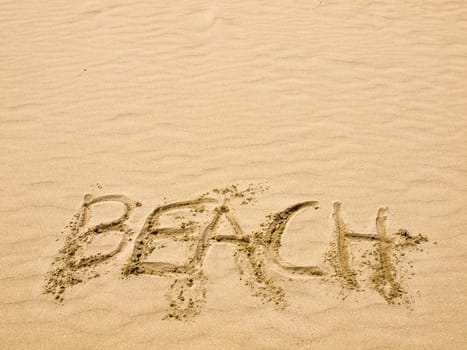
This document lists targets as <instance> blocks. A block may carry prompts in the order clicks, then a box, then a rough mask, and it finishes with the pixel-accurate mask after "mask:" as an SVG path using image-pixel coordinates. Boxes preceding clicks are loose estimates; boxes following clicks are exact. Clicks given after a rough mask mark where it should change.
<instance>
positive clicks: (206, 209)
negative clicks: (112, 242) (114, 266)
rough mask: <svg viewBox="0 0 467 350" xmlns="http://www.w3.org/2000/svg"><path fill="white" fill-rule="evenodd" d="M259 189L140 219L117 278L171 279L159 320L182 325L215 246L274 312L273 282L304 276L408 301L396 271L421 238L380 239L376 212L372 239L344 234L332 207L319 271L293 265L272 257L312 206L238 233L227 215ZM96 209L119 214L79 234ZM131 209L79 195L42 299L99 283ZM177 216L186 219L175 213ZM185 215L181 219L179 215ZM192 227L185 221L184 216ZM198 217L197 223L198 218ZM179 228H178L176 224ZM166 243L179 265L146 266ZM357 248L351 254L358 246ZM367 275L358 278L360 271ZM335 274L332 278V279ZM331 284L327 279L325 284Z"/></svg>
mask: <svg viewBox="0 0 467 350" xmlns="http://www.w3.org/2000/svg"><path fill="white" fill-rule="evenodd" d="M264 190H265V188H264V187H258V188H255V187H254V186H253V185H252V184H250V185H249V186H248V188H247V189H245V190H243V191H242V190H240V189H239V188H238V186H236V185H232V186H229V187H226V188H224V189H216V190H213V191H212V192H208V193H205V194H203V195H202V196H201V197H199V198H198V199H195V200H189V201H182V202H175V203H170V204H165V205H162V206H159V207H156V208H155V209H154V210H153V211H152V212H151V213H150V214H149V215H148V216H147V218H146V220H145V222H144V225H143V228H142V229H141V231H140V233H139V234H138V235H137V237H136V238H135V240H134V245H133V247H132V248H133V251H132V253H131V256H130V258H129V259H128V261H127V263H126V264H125V266H124V267H123V268H122V274H123V275H124V276H130V275H133V276H136V275H139V274H149V275H157V276H163V277H171V278H174V282H173V283H172V284H171V286H170V288H169V290H168V292H167V294H166V297H167V299H168V303H169V308H168V311H167V314H166V316H165V318H174V319H188V318H190V317H193V316H195V315H197V314H198V313H199V312H201V310H202V306H203V305H204V304H205V303H206V295H207V290H206V281H207V277H206V276H205V274H204V265H205V262H206V254H207V251H208V250H209V248H210V247H211V246H212V245H213V244H216V243H228V244H233V245H234V246H235V247H236V251H235V254H234V256H235V263H236V266H237V268H238V271H239V275H240V279H241V280H243V281H244V283H245V285H246V286H248V287H249V288H250V289H251V291H252V294H253V295H255V296H257V297H259V298H260V299H261V300H263V302H269V303H272V304H273V305H274V306H275V307H276V308H277V309H283V308H284V307H286V305H287V301H286V293H285V290H284V288H283V287H282V286H281V284H280V283H279V280H280V279H281V277H287V278H293V277H294V276H308V277H318V278H322V279H323V280H324V281H330V280H334V279H337V280H340V281H341V285H342V287H343V288H344V290H357V291H360V290H363V287H362V283H363V284H368V283H369V284H370V286H371V288H372V289H374V290H376V291H377V292H378V293H379V294H380V295H381V296H382V297H383V298H384V299H385V300H386V302H388V303H402V302H407V300H408V299H407V298H406V299H403V296H404V295H405V294H407V291H406V290H405V289H404V287H403V278H402V277H401V276H399V275H398V273H397V271H396V267H398V266H400V265H401V264H402V262H403V259H402V257H403V256H404V254H403V253H401V251H402V249H404V248H407V247H413V246H415V245H418V244H420V243H422V242H425V241H427V239H426V237H424V236H422V235H418V236H412V235H410V234H409V233H408V232H407V231H406V230H403V229H401V230H399V231H397V232H396V233H395V234H394V235H392V236H390V235H388V234H387V232H386V231H387V229H386V220H387V217H386V211H387V209H385V208H381V209H379V210H378V214H377V217H376V222H375V224H376V233H369V234H363V233H357V232H353V231H351V230H350V228H349V227H348V226H347V224H346V223H345V221H344V219H343V215H342V204H341V203H340V202H336V203H334V212H333V219H334V235H335V240H334V241H332V242H331V243H330V248H329V249H328V252H327V253H326V255H325V259H324V260H323V264H322V265H321V266H296V265H293V264H290V263H288V262H287V261H285V260H284V259H283V258H282V257H281V256H280V254H279V250H280V247H281V244H282V243H281V242H282V236H283V234H284V232H285V231H286V230H287V226H288V224H289V222H290V220H291V219H292V218H293V217H294V216H295V215H296V214H297V213H298V212H300V211H301V210H304V209H306V208H313V209H315V210H318V209H319V203H318V202H317V201H306V202H301V203H297V204H294V205H292V206H290V207H288V208H286V209H285V210H282V211H280V212H278V213H276V214H274V215H269V216H268V218H269V219H268V221H267V222H266V223H263V224H262V225H261V227H262V228H263V229H262V230H260V231H257V232H255V233H252V234H245V233H244V232H243V230H242V228H241V226H240V224H239V223H238V221H237V218H236V217H235V215H234V213H233V209H232V205H233V204H234V203H235V202H240V203H239V204H240V205H246V204H254V199H255V198H254V194H255V193H256V192H263V191H264ZM103 202H117V203H121V204H123V206H124V213H123V214H122V215H121V216H120V217H118V218H117V219H115V220H112V221H109V222H106V223H102V224H99V225H96V226H93V227H90V228H87V229H85V226H86V224H87V223H88V222H89V219H90V217H91V214H92V210H91V208H92V206H93V205H95V204H98V203H103ZM140 205H141V203H139V202H134V201H132V200H131V199H129V198H128V197H126V196H123V195H107V196H101V197H96V198H94V197H92V196H91V195H86V196H85V198H84V202H83V204H82V205H81V208H80V210H79V211H78V213H77V214H75V216H74V217H73V219H72V221H71V222H70V224H69V225H68V228H69V233H68V236H67V237H66V241H65V244H64V247H63V248H62V249H61V250H60V251H59V254H58V255H57V257H56V259H55V261H54V263H53V266H52V270H51V271H50V272H49V273H48V277H47V284H46V287H45V292H46V293H50V294H53V295H55V298H56V299H58V300H60V301H62V300H63V293H64V291H65V289H66V288H67V287H69V286H73V285H75V284H77V283H80V282H84V281H85V280H87V279H90V278H95V277H99V273H98V272H97V270H96V268H97V267H98V265H100V264H103V263H106V262H108V261H110V260H111V259H112V258H113V257H114V256H115V255H116V254H118V253H120V252H121V251H122V250H123V249H124V248H126V247H127V243H128V242H129V241H130V240H131V236H132V235H133V234H134V233H133V231H132V230H131V229H130V228H129V227H128V226H127V225H125V222H126V221H127V220H128V218H129V217H130V215H131V213H132V211H133V210H134V209H135V207H137V206H140ZM181 212H184V213H185V214H183V215H182V214H181ZM186 213H188V214H186ZM187 215H188V216H190V215H191V218H192V219H193V220H189V221H186V216H187ZM168 217H173V218H174V220H175V222H176V224H175V225H172V226H173V227H166V226H164V225H162V221H163V219H164V218H165V219H167V218H168ZM203 218H204V219H203ZM222 220H223V222H224V223H228V225H230V229H231V231H233V233H231V234H226V233H225V232H224V233H219V232H218V231H219V225H220V222H221V221H222ZM180 221H181V222H180ZM109 231H118V232H120V233H121V234H122V237H121V241H120V243H119V244H118V246H117V247H116V248H115V249H113V250H112V251H110V252H107V253H105V254H101V253H98V254H93V255H90V256H84V254H83V247H85V246H86V245H87V244H90V243H91V242H92V240H93V238H94V237H96V236H98V235H102V234H105V233H106V232H109ZM164 239H165V240H171V241H173V242H182V243H186V244H187V250H186V255H185V262H184V263H170V262H166V261H153V260H154V254H153V252H154V253H155V255H156V256H157V252H158V251H156V250H155V249H156V246H157V242H158V241H160V240H164ZM357 242H370V243H371V244H373V247H372V248H369V249H366V250H365V251H364V253H363V255H362V257H363V258H366V257H367V256H371V257H373V260H371V259H369V260H368V259H367V260H362V261H361V262H360V265H358V264H356V263H355V261H354V260H356V257H355V255H354V254H352V253H353V252H352V251H353V250H355V249H354V247H353V246H352V245H354V244H355V243H357ZM357 248H358V247H357ZM362 266H363V267H364V268H365V269H368V267H369V270H370V271H371V275H370V276H369V277H368V278H365V274H364V273H363V268H362ZM332 271H334V275H332ZM330 278H331V279H330Z"/></svg>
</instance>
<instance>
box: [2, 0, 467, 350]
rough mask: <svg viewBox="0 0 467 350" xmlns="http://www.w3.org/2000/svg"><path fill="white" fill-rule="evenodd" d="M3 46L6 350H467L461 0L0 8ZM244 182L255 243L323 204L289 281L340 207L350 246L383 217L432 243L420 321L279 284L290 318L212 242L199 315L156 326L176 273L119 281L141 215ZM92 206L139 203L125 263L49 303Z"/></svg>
mask: <svg viewBox="0 0 467 350" xmlns="http://www.w3.org/2000/svg"><path fill="white" fill-rule="evenodd" d="M0 33H1V34H0V48H1V49H0V164H1V168H0V169H1V170H0V212H1V217H0V227H1V234H2V236H1V237H2V238H1V240H0V252H1V254H0V314H1V319H0V347H1V348H4V349H64V348H66V349H106V348H112V349H128V348H134V349H137V348H138V349H139V348H141V349H188V348H189V349H344V348H355V349H356V348H358V349H465V348H466V347H467V341H466V339H467V333H466V327H465V323H466V320H467V301H466V295H467V282H466V281H467V274H466V268H467V253H466V248H465V246H466V243H467V241H466V240H467V239H466V236H465V235H466V224H467V219H466V215H465V209H466V206H467V199H466V198H467V196H466V195H467V187H466V184H467V161H466V159H467V144H466V141H465V140H466V138H467V98H466V97H467V83H466V82H467V42H466V39H467V6H466V4H465V3H464V2H462V1H418V2H413V1H412V2H406V1H387V0H383V1H376V2H370V1H356V2H349V1H326V0H322V1H289V2H287V3H285V2H283V1H262V2H245V1H243V2H240V1H225V2H207V1H181V2H177V3H170V4H169V5H165V4H164V5H163V4H160V5H157V4H155V2H152V1H138V2H131V1H125V0H122V1H120V0H119V1H113V0H112V1H110V0H108V1H94V2H84V1H73V2H70V1H45V2H34V1H22V2H17V1H2V2H1V3H0ZM250 183H252V184H264V186H265V187H269V189H268V190H267V191H266V190H265V191H264V193H260V192H262V191H259V192H256V193H255V195H254V199H253V200H252V203H249V205H240V204H238V203H237V204H232V206H231V209H230V212H231V213H233V214H234V215H235V217H236V219H237V220H238V223H239V225H240V226H241V228H242V230H243V233H244V234H245V235H251V234H252V233H253V232H256V231H258V230H259V229H260V224H261V223H262V222H264V221H265V216H266V215H269V214H271V213H277V212H280V211H283V210H284V209H286V208H287V207H289V206H291V205H294V204H296V203H299V202H303V201H319V204H320V209H319V210H316V211H311V209H306V210H305V211H303V213H302V214H300V215H297V216H296V217H295V218H294V219H293V221H290V223H289V226H288V227H287V230H286V231H285V233H284V235H283V237H282V247H281V248H280V254H281V256H282V258H283V259H284V260H286V261H288V262H289V263H291V264H294V265H315V264H321V263H323V261H324V257H325V253H326V251H327V249H329V246H328V243H329V242H332V241H333V239H334V236H333V230H334V227H333V216H332V214H333V210H334V209H333V208H334V207H333V205H334V203H335V202H336V201H339V202H342V205H343V208H344V210H345V218H346V223H347V225H348V226H349V227H350V228H352V230H353V231H354V232H357V233H359V232H360V233H374V232H376V228H375V218H376V215H377V211H378V209H379V208H386V207H387V208H388V212H387V220H388V222H387V225H388V232H394V231H397V230H398V229H400V228H404V229H407V230H408V231H410V232H411V233H413V234H422V235H424V236H426V237H427V238H428V242H425V243H423V244H421V245H420V248H419V249H413V250H411V251H408V252H407V254H406V258H407V262H408V264H410V265H411V266H412V268H410V271H409V272H408V275H407V279H406V280H405V286H406V289H407V291H408V295H410V298H411V302H410V304H407V305H405V304H404V305H391V304H388V303H387V302H386V301H385V300H384V298H381V296H380V295H378V293H377V292H376V291H375V290H373V289H371V288H366V289H365V291H356V290H343V289H342V285H340V284H339V283H336V282H335V281H334V282H333V281H330V280H326V279H322V278H315V277H311V278H307V277H300V278H293V279H289V278H288V277H284V276H283V275H280V274H278V276H277V277H274V281H275V282H274V283H276V282H277V284H278V285H280V286H281V288H282V289H283V291H284V303H285V304H286V306H284V308H282V309H279V310H278V309H277V308H276V307H274V305H271V303H268V302H265V301H264V300H263V299H261V297H255V295H254V291H253V292H252V291H251V290H250V289H249V288H248V286H246V285H245V283H244V282H245V280H244V279H242V280H241V279H240V278H239V271H238V269H237V267H238V266H237V264H236V260H235V257H234V254H235V250H236V248H237V246H238V245H237V244H236V243H234V244H231V243H228V242H219V243H216V244H212V245H211V246H210V247H209V248H208V249H207V253H206V254H207V255H206V259H205V263H204V265H203V273H204V274H205V277H206V286H205V290H206V299H205V304H204V305H202V307H201V308H200V312H199V314H198V315H195V316H194V317H190V318H189V319H188V320H187V321H178V320H172V319H166V320H163V318H164V315H165V314H166V312H167V306H168V304H167V303H168V302H167V299H166V293H167V291H168V290H169V289H170V286H171V284H172V283H173V282H174V280H175V278H174V277H164V276H162V277H160V276H153V275H149V274H140V275H138V276H130V277H124V276H122V274H121V270H122V267H123V266H124V265H125V264H126V263H127V261H128V258H129V257H130V256H131V254H132V249H133V246H132V244H133V243H134V242H135V237H136V236H137V235H138V234H139V233H140V232H141V229H142V227H143V224H144V222H145V219H146V217H147V216H148V215H149V214H150V212H151V211H152V210H153V209H154V208H156V207H157V206H160V205H163V204H164V203H166V204H167V203H171V202H178V201H186V200H193V199H195V198H197V197H198V196H200V195H202V194H203V193H205V192H207V191H211V190H212V189H215V188H224V187H226V186H230V185H231V184H238V186H240V187H242V186H243V187H245V186H248V184H250ZM255 186H256V185H255ZM87 193H90V194H92V195H93V196H94V197H93V198H96V197H99V196H103V195H108V194H118V195H125V196H127V197H129V198H130V199H131V200H132V201H135V202H136V201H139V202H141V204H142V205H141V206H138V207H135V208H134V211H133V213H132V215H131V217H130V218H129V220H128V222H127V224H128V226H129V227H130V228H131V230H132V232H133V233H131V234H134V235H133V236H131V237H132V240H131V241H129V242H128V245H127V246H126V248H125V249H124V250H123V251H122V252H120V253H119V254H117V256H116V257H114V258H112V259H110V260H109V261H107V262H105V263H104V264H102V266H100V267H99V274H100V275H99V277H97V278H93V279H90V280H87V281H84V282H85V283H79V284H77V285H74V286H72V287H70V288H67V289H66V291H65V293H64V294H63V295H64V300H63V301H62V302H58V301H56V300H55V299H54V296H53V295H50V294H44V293H43V291H44V286H45V285H46V283H47V273H48V272H49V271H51V269H52V265H51V264H52V262H53V261H54V258H55V257H56V256H57V254H58V253H59V250H60V249H61V248H62V247H63V246H64V244H65V242H66V235H67V231H66V230H65V231H63V229H64V227H65V226H66V225H67V224H68V222H69V221H70V219H72V217H73V215H74V214H75V213H76V212H77V211H78V210H79V209H80V206H81V204H82V203H83V197H84V195H85V194H87ZM89 198H90V197H89ZM115 208H117V209H115ZM118 208H119V207H118V206H116V207H109V208H104V209H105V210H104V209H102V208H101V209H102V213H100V214H99V213H97V214H95V215H94V216H93V217H92V218H91V220H94V224H99V223H100V222H102V220H103V218H111V219H113V218H114V217H115V215H116V214H115V213H116V211H115V210H117V212H118V213H119V214H118V215H120V212H121V209H118ZM334 219H335V217H334ZM131 234H130V235H131ZM169 241H170V240H169ZM105 244H108V245H109V246H112V244H113V243H112V242H110V243H109V242H107V243H106V242H103V243H102V246H101V247H104V248H105V247H107V246H106V245H105ZM352 244H353V245H354V246H353V248H352V249H354V248H355V246H356V245H358V244H359V243H358V242H357V241H355V242H354V243H352ZM97 248H99V247H97ZM97 248H96V249H97ZM107 248H108V247H107ZM174 249H175V248H174ZM175 250H176V249H175ZM175 250H169V253H168V255H167V256H166V258H168V259H169V258H174V256H175V255H176V253H175ZM182 257H183V256H182ZM352 262H353V260H352ZM396 265H397V264H396ZM401 266H402V265H401ZM396 267H400V266H399V265H397V266H396ZM273 275H274V274H273ZM274 276H275V275H274ZM357 278H360V277H359V276H357ZM173 288H175V287H173ZM268 288H269V287H268ZM175 290H176V288H175ZM175 297H176V296H175ZM285 304H284V305H285Z"/></svg>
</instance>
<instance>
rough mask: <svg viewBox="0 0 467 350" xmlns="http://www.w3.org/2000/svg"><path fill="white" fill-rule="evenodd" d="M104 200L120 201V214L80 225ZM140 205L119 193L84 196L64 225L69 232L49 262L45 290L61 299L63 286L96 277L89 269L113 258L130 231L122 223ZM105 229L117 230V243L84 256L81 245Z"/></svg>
mask: <svg viewBox="0 0 467 350" xmlns="http://www.w3.org/2000/svg"><path fill="white" fill-rule="evenodd" d="M104 202H116V203H121V204H123V206H124V212H123V214H122V215H121V216H120V217H118V218H117V219H114V220H111V221H108V222H105V223H101V224H99V225H95V226H93V227H90V228H88V229H87V230H85V229H84V227H85V225H86V224H87V223H88V222H89V219H90V218H91V214H92V210H91V208H92V206H93V205H95V204H98V203H104ZM140 205H141V204H140V203H139V202H134V201H132V200H131V199H130V198H128V197H126V196H123V195H106V196H100V197H96V198H94V197H93V196H92V195H90V194H87V195H85V196H84V202H83V204H82V205H81V208H80V209H79V211H78V212H77V213H76V214H75V215H74V216H73V218H72V220H71V221H70V223H69V224H68V225H67V229H69V233H68V236H67V237H66V241H65V244H64V246H63V248H62V249H60V251H59V253H58V255H57V257H56V258H55V260H54V262H53V263H52V267H53V269H52V270H51V271H50V272H49V273H48V281H47V284H46V286H45V292H47V293H50V294H53V295H54V296H55V298H56V299H59V300H63V297H62V294H63V293H64V292H65V289H66V288H67V287H69V286H73V285H75V284H78V283H80V282H83V281H84V280H86V279H89V278H93V277H98V276H99V274H98V273H97V272H96V271H93V268H94V267H96V266H97V265H98V264H100V263H103V262H105V261H107V260H109V259H110V258H112V257H114V256H115V255H116V254H117V253H119V252H120V251H121V250H122V249H123V247H124V246H125V245H126V244H127V243H128V239H129V237H130V235H131V234H132V230H131V228H130V227H128V226H127V225H125V224H124V223H125V222H126V221H127V220H128V218H129V217H130V215H131V213H132V211H133V210H134V208H135V207H136V206H140ZM109 231H119V232H122V233H123V235H122V238H121V240H120V242H119V244H118V246H117V247H116V248H115V249H114V250H112V251H110V252H108V253H105V254H101V253H97V254H93V255H90V256H85V255H84V253H83V248H84V247H85V246H86V245H89V244H90V243H91V242H92V240H93V239H94V238H95V237H96V236H97V235H102V234H105V233H106V232H109Z"/></svg>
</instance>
